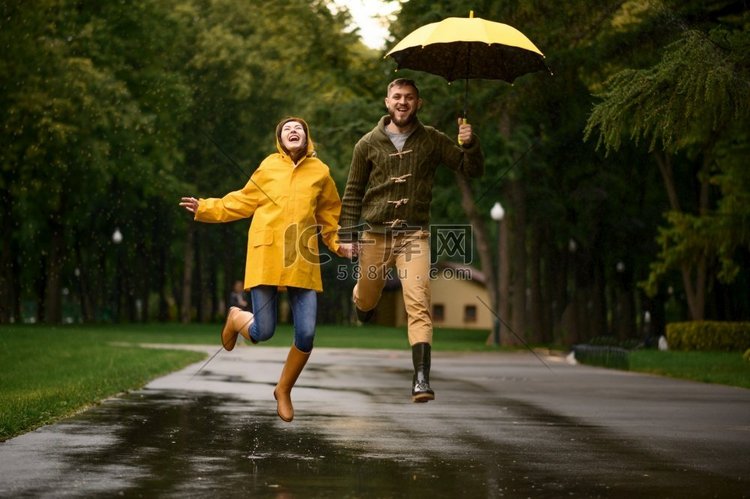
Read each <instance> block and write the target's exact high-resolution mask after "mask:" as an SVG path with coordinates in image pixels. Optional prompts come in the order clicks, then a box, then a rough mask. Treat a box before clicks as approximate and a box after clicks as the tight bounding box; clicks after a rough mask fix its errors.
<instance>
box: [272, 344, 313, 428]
mask: <svg viewBox="0 0 750 499" xmlns="http://www.w3.org/2000/svg"><path fill="white" fill-rule="evenodd" d="M309 358H310V352H307V353H305V352H303V351H302V350H300V349H299V348H297V347H296V346H294V345H292V348H291V350H289V355H288V356H287V358H286V364H284V369H282V370H281V378H280V379H279V382H278V384H277V385H276V389H275V390H274V391H273V398H275V399H276V402H277V404H276V412H277V413H278V414H279V417H280V418H281V419H283V420H284V421H286V422H287V423H288V422H289V421H291V420H292V419H294V407H293V406H292V387H293V386H294V384H295V383H296V382H297V378H298V377H299V374H300V373H301V372H302V369H304V368H305V364H307V359H309Z"/></svg>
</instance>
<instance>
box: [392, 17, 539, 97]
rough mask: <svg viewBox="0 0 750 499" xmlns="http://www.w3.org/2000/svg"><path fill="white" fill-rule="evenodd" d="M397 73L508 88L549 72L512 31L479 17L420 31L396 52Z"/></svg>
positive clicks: (530, 46)
mask: <svg viewBox="0 0 750 499" xmlns="http://www.w3.org/2000/svg"><path fill="white" fill-rule="evenodd" d="M388 56H390V57H392V58H393V59H394V60H395V61H396V63H397V64H398V69H414V70H417V71H425V72H427V73H432V74H436V75H439V76H442V77H443V78H445V79H446V80H448V81H449V82H452V81H454V80H458V79H467V80H468V79H473V78H482V79H490V80H504V81H507V82H509V83H513V81H514V80H515V79H516V78H518V77H519V76H521V75H524V74H526V73H532V72H535V71H543V70H548V69H547V65H546V64H545V63H544V55H543V54H542V52H541V51H540V50H539V49H538V48H537V47H536V46H535V45H534V44H533V43H532V42H531V40H529V39H528V38H526V36H525V35H524V34H523V33H521V32H520V31H518V30H517V29H516V28H514V27H512V26H508V25H507V24H502V23H498V22H494V21H487V20H485V19H482V18H479V17H473V12H472V13H471V14H470V17H449V18H447V19H443V20H442V21H440V22H436V23H431V24H427V25H425V26H422V27H421V28H417V29H416V30H414V31H412V32H411V33H410V34H409V35H407V36H406V37H405V38H404V39H403V40H401V41H400V42H399V43H398V44H397V45H396V46H395V47H393V48H392V49H391V50H390V51H389V52H388V53H387V54H386V57H388Z"/></svg>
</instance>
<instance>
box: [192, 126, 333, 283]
mask: <svg viewBox="0 0 750 499" xmlns="http://www.w3.org/2000/svg"><path fill="white" fill-rule="evenodd" d="M295 121H299V122H300V123H302V125H303V126H304V128H305V131H306V133H307V154H306V155H305V156H304V157H303V158H302V159H300V160H299V161H298V163H297V164H296V165H295V164H294V162H293V161H292V158H291V157H290V156H289V155H288V154H286V153H285V152H284V149H283V148H282V147H281V144H280V142H279V139H278V134H277V139H276V149H277V150H278V152H277V153H275V154H271V155H270V156H268V157H267V158H266V159H264V160H263V162H262V163H261V164H260V166H259V167H258V168H257V170H256V171H255V172H254V173H253V175H252V176H251V177H250V180H249V181H248V183H247V185H245V187H243V188H242V189H241V190H239V191H234V192H230V193H229V194H227V195H225V196H224V197H223V198H209V199H200V200H199V204H198V209H197V210H196V212H195V220H196V221H199V222H213V223H219V222H232V221H235V220H239V219H242V218H249V217H253V220H252V222H251V224H250V230H249V233H248V244H247V260H246V263H245V289H250V288H252V287H255V286H258V285H262V284H265V285H271V286H279V287H281V288H283V287H286V286H292V287H297V288H305V289H313V290H315V291H323V282H322V280H321V277H320V258H319V253H318V233H319V232H320V234H321V235H322V239H323V241H324V242H325V244H326V246H328V247H329V248H330V249H331V251H333V252H337V251H338V247H339V244H338V238H337V235H336V232H337V230H338V219H339V213H340V211H341V200H340V198H339V195H338V192H337V191H336V184H335V183H334V182H333V179H332V178H331V174H330V172H329V169H328V166H327V165H326V164H325V163H323V162H322V161H320V160H319V159H318V158H317V157H315V149H314V145H313V141H312V138H311V137H310V133H309V127H308V126H307V123H305V122H304V121H303V120H301V119H299V118H295Z"/></svg>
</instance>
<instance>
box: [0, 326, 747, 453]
mask: <svg viewBox="0 0 750 499" xmlns="http://www.w3.org/2000/svg"><path fill="white" fill-rule="evenodd" d="M220 331H221V325H220V324H212V325H205V324H191V325H187V326H183V325H180V324H149V325H127V324H126V325H107V326H64V327H51V326H7V325H4V326H0V441H3V440H6V439H8V438H10V437H12V436H15V435H18V434H21V433H25V432H28V431H30V430H32V429H34V428H37V427H39V426H41V425H44V424H47V423H50V422H53V421H56V420H58V419H60V418H63V417H66V416H69V415H71V414H74V413H76V412H78V411H80V410H82V409H84V408H86V407H88V406H91V405H93V404H96V403H98V402H99V401H101V400H103V399H105V398H107V397H110V396H113V395H116V394H118V393H122V392H126V391H129V390H134V389H138V388H141V387H142V386H144V385H145V384H146V383H148V382H149V381H150V380H152V379H154V378H156V377H159V376H162V375H164V374H167V373H169V372H172V371H175V370H178V369H181V368H183V367H185V366H187V365H189V364H191V363H194V362H198V361H200V360H202V359H205V358H206V355H205V354H202V353H197V352H190V351H185V350H162V349H149V348H142V347H139V346H138V344H141V343H187V344H201V345H215V346H216V349H217V350H218V349H219V345H220V342H219V332H220ZM487 334H488V333H487V332H486V331H466V330H450V329H436V330H435V345H434V349H435V351H487V352H492V351H498V350H499V349H498V348H497V347H494V346H487V345H485V340H486V339H487ZM291 343H292V328H291V326H288V325H281V326H279V328H278V330H277V333H276V335H275V336H274V337H273V338H272V339H271V340H269V341H267V342H264V343H262V344H261V345H259V347H261V348H262V347H263V346H276V347H288V346H289V345H291ZM315 346H316V347H334V348H336V347H338V348H381V349H399V350H406V349H408V342H407V339H406V332H405V330H404V329H403V328H389V327H378V326H367V327H362V326H325V325H323V326H319V327H318V329H317V332H316V336H315ZM630 369H631V370H633V371H641V372H648V373H654V374H660V375H666V376H674V377H679V378H686V379H691V380H696V381H703V382H709V383H723V384H728V385H734V386H740V387H744V388H750V363H749V362H746V361H744V360H743V359H742V356H741V354H723V353H716V354H714V353H703V352H659V351H652V350H637V351H634V352H631V356H630Z"/></svg>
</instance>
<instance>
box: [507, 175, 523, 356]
mask: <svg viewBox="0 0 750 499" xmlns="http://www.w3.org/2000/svg"><path fill="white" fill-rule="evenodd" d="M510 193H511V208H512V209H511V210H509V212H510V234H511V235H510V237H511V242H510V248H511V257H510V264H511V265H510V268H509V270H510V272H511V277H510V279H511V288H512V291H511V293H512V296H511V303H512V309H511V324H512V331H511V334H512V336H513V337H512V341H513V343H514V344H521V343H522V342H523V341H525V336H526V193H525V190H524V186H523V184H522V183H521V181H520V180H518V179H515V180H513V181H511V183H510ZM506 336H507V335H506Z"/></svg>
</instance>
